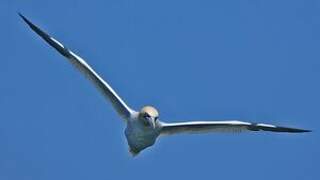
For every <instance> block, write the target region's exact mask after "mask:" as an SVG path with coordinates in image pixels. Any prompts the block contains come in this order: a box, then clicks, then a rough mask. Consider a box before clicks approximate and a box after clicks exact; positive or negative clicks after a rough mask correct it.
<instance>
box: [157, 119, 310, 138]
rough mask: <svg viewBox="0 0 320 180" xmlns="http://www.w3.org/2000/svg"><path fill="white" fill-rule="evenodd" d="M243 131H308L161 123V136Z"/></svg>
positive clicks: (251, 125)
mask: <svg viewBox="0 0 320 180" xmlns="http://www.w3.org/2000/svg"><path fill="white" fill-rule="evenodd" d="M243 131H271V132H287V133H302V132H310V130H304V129H297V128H288V127H280V126H275V125H271V124H262V123H249V122H243V121H191V122H182V123H163V124H162V128H161V134H162V135H171V134H180V133H207V132H243Z"/></svg>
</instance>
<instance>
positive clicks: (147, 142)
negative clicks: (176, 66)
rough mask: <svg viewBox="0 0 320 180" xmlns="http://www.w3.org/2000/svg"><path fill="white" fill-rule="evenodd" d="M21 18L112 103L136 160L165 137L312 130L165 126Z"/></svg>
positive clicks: (230, 124)
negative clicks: (122, 96)
mask: <svg viewBox="0 0 320 180" xmlns="http://www.w3.org/2000/svg"><path fill="white" fill-rule="evenodd" d="M19 16H20V17H21V18H22V19H23V20H24V21H25V22H26V23H27V24H28V25H29V27H30V28H31V29H32V30H33V31H34V32H36V33H37V34H38V35H39V36H40V37H41V38H42V39H44V40H45V41H46V42H47V43H49V45H50V46H52V47H53V48H55V49H56V50H57V51H58V52H59V53H60V54H62V55H63V56H64V57H66V58H67V59H68V60H69V62H70V63H71V64H72V65H74V66H75V67H76V68H77V69H78V70H80V72H81V73H83V74H84V75H85V76H86V77H87V78H88V79H89V80H90V81H91V82H92V83H93V84H94V85H95V86H96V88H97V89H98V90H99V91H100V92H101V93H102V95H104V97H105V98H106V99H107V100H109V101H110V102H111V105H112V106H113V107H114V109H115V110H116V111H117V113H118V114H119V115H120V116H121V118H122V119H124V121H125V122H126V125H127V127H126V129H125V135H126V138H127V142H128V145H129V151H130V152H131V154H132V155H133V156H135V155H137V154H139V153H140V152H141V151H142V150H144V149H146V148H148V147H150V146H152V145H153V144H154V143H155V142H156V140H157V138H158V137H159V136H161V135H173V134H180V133H206V132H242V131H271V132H287V133H303V132H310V130H304V129H297V128H288V127H280V126H275V125H271V124H263V123H250V122H242V121H238V120H231V121H191V122H180V123H165V122H162V121H160V120H159V112H158V111H157V109H156V108H154V107H152V106H145V107H143V108H142V109H141V110H140V111H139V112H137V111H135V110H133V109H131V108H130V107H129V106H128V105H127V104H126V103H125V102H124V101H123V100H122V99H121V98H120V96H119V95H118V94H117V93H116V92H115V91H114V90H113V89H112V88H111V86H110V85H109V84H108V83H107V82H106V81H104V80H103V79H102V78H101V77H100V76H99V75H98V73H96V72H95V71H94V70H93V68H92V67H91V66H89V64H87V63H86V61H85V60H83V59H82V58H81V57H79V56H78V55H76V54H75V53H73V52H72V51H71V50H69V49H68V48H66V47H65V46H64V45H63V44H62V43H60V42H59V41H57V40H56V39H54V38H53V37H51V36H49V35H48V34H47V33H45V32H44V31H42V30H41V29H40V28H39V27H37V26H36V25H34V24H32V23H31V22H30V21H29V20H28V19H27V18H26V17H24V16H23V15H22V14H20V13H19Z"/></svg>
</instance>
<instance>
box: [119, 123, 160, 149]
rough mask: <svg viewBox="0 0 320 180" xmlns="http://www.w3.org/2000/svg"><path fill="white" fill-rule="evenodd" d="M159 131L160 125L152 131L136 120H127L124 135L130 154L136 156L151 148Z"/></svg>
mask: <svg viewBox="0 0 320 180" xmlns="http://www.w3.org/2000/svg"><path fill="white" fill-rule="evenodd" d="M160 129H161V127H160V125H158V127H156V129H153V128H151V127H146V126H145V125H144V124H143V123H141V121H140V120H138V119H136V120H135V119H131V120H129V121H128V122H127V127H126V129H125V135H126V138H127V142H128V145H129V148H130V152H131V153H132V154H133V155H136V154H138V153H139V152H140V151H142V150H143V149H145V148H147V147H150V146H152V145H153V144H154V143H155V142H156V140H157V138H158V136H159V135H160Z"/></svg>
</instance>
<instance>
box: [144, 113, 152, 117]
mask: <svg viewBox="0 0 320 180" xmlns="http://www.w3.org/2000/svg"><path fill="white" fill-rule="evenodd" d="M143 117H144V118H150V117H151V116H150V115H149V114H147V113H146V114H144V115H143Z"/></svg>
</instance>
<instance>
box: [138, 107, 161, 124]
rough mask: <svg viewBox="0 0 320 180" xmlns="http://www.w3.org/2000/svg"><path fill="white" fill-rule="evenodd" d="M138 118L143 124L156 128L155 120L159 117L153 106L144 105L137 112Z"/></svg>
mask: <svg viewBox="0 0 320 180" xmlns="http://www.w3.org/2000/svg"><path fill="white" fill-rule="evenodd" d="M139 119H140V120H141V121H142V122H143V124H144V125H145V126H148V127H152V128H156V125H157V121H158V119H159V113H158V111H157V110H156V109H155V108H154V107H151V106H145V107H143V108H142V109H141V111H140V113H139Z"/></svg>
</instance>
